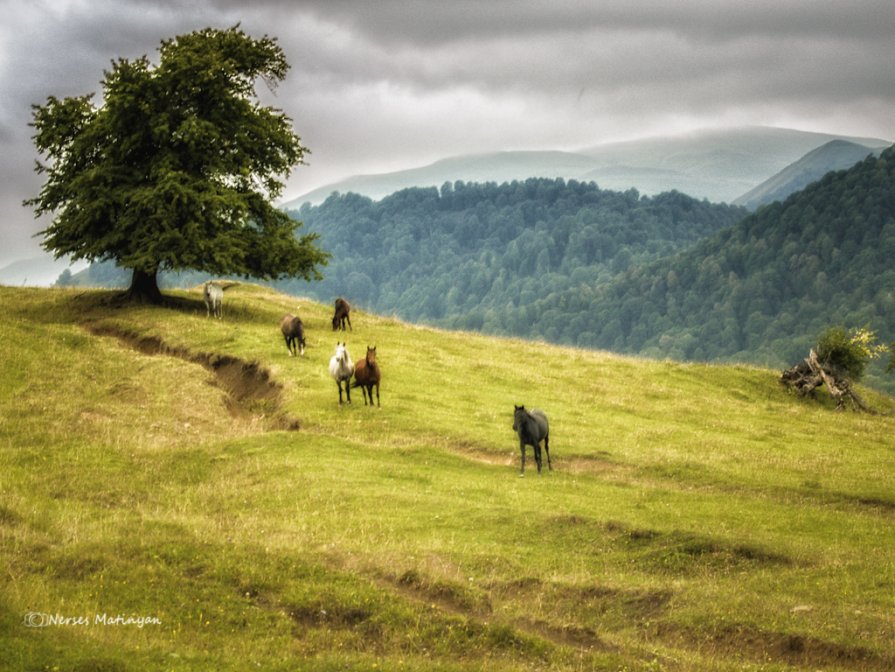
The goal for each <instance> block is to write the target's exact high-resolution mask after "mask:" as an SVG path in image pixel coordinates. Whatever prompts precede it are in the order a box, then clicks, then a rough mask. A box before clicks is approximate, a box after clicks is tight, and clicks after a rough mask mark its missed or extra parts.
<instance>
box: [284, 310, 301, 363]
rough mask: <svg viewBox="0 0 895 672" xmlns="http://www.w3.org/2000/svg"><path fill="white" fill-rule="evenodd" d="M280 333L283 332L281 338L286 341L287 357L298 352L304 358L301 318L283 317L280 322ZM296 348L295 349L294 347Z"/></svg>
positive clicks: (290, 315)
mask: <svg viewBox="0 0 895 672" xmlns="http://www.w3.org/2000/svg"><path fill="white" fill-rule="evenodd" d="M280 331H282V332H283V338H284V339H286V349H287V350H288V351H289V356H290V357H292V356H294V355H296V354H297V353H298V352H299V351H300V352H301V356H302V357H304V356H305V328H304V325H303V324H302V323H301V318H298V317H295V315H292V314H289V315H284V316H283V319H282V320H280ZM296 346H297V347H296Z"/></svg>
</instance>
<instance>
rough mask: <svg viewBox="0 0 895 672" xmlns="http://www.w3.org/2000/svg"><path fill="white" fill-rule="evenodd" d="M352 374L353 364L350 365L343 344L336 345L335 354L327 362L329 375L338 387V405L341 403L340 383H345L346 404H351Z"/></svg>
mask: <svg viewBox="0 0 895 672" xmlns="http://www.w3.org/2000/svg"><path fill="white" fill-rule="evenodd" d="M353 373H354V364H352V363H351V355H349V354H348V348H347V347H345V344H344V343H337V344H336V354H334V355H333V356H332V357H331V358H330V360H329V375H331V376H332V377H333V380H334V381H336V385H338V386H339V403H340V404H341V403H342V381H345V395H346V397H347V398H348V403H349V404H350V403H351V386H350V384H349V383H351V375H352V374H353Z"/></svg>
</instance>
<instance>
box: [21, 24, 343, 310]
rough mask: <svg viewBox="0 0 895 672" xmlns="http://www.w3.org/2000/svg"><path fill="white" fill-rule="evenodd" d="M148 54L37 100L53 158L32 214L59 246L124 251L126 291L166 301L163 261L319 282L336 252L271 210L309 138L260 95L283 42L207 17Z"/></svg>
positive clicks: (41, 169)
mask: <svg viewBox="0 0 895 672" xmlns="http://www.w3.org/2000/svg"><path fill="white" fill-rule="evenodd" d="M159 54H160V58H159V61H158V64H157V65H153V64H152V63H150V61H149V59H148V58H147V57H146V56H143V57H141V58H138V59H136V60H134V61H128V60H126V59H120V60H118V61H113V63H112V68H111V70H110V71H107V72H105V73H104V75H105V76H104V79H103V81H102V87H103V101H102V105H101V106H100V107H96V106H94V105H93V103H92V102H91V99H92V97H93V94H89V95H85V96H81V97H72V98H65V99H63V100H59V99H57V98H55V97H50V98H49V99H48V101H47V103H46V104H45V105H42V106H40V105H35V106H34V108H33V122H32V124H31V125H32V126H33V127H34V128H35V129H36V133H35V135H34V143H35V146H36V148H37V150H38V152H39V153H41V154H43V155H44V156H45V157H46V158H47V159H48V162H47V163H42V162H40V161H38V162H37V166H36V170H37V172H38V173H39V174H45V175H46V182H45V184H44V185H43V188H42V189H41V191H40V193H39V195H38V196H37V197H35V198H33V199H30V200H27V201H25V204H26V205H28V206H32V207H33V208H34V210H35V213H36V215H38V216H39V215H41V214H45V213H54V218H53V220H52V223H51V224H50V226H48V227H47V228H46V229H45V230H43V231H42V232H41V233H42V234H43V235H44V242H43V246H44V248H45V249H47V250H49V251H53V252H54V253H55V255H56V256H57V257H60V256H63V255H71V257H72V258H73V259H87V260H89V261H96V260H100V261H102V260H114V261H115V262H116V263H117V264H118V265H119V266H122V267H124V268H126V269H129V270H130V271H132V278H131V285H130V289H129V290H128V294H127V295H128V296H129V297H130V298H132V299H135V300H139V301H147V302H150V303H158V302H160V301H161V293H160V292H159V288H158V281H157V274H158V272H159V271H160V270H185V269H196V270H201V271H206V272H209V273H214V274H237V275H245V276H248V275H251V276H254V277H258V278H263V279H278V278H284V277H299V276H300V277H303V278H304V279H306V280H310V279H312V278H313V279H319V278H320V274H319V271H318V266H319V265H323V264H325V263H326V260H327V257H328V255H327V254H326V253H324V252H322V251H320V250H319V249H317V247H316V246H315V244H314V241H315V240H316V238H317V236H316V234H310V235H304V236H301V237H300V238H297V237H296V229H297V228H298V227H299V226H301V224H300V223H299V222H296V221H294V220H292V219H291V218H290V217H289V216H288V215H287V214H286V213H284V212H282V211H281V210H279V209H277V208H276V207H274V205H273V204H272V202H271V201H272V200H273V199H275V198H276V197H277V196H278V195H279V194H280V193H281V191H282V189H283V182H282V181H281V179H282V178H284V177H285V176H286V175H288V173H289V172H290V171H291V169H292V167H293V166H295V165H298V164H301V163H302V162H303V157H304V154H305V153H306V152H307V151H308V150H307V148H305V147H303V146H302V145H301V139H300V138H299V137H298V136H297V135H296V134H295V133H294V132H293V130H292V121H291V120H290V119H289V118H288V117H287V116H286V115H285V114H284V113H283V112H282V111H280V110H277V109H274V108H271V107H264V106H261V105H260V103H259V102H258V100H257V95H256V93H255V84H256V80H258V79H259V78H260V79H261V80H263V81H264V82H265V83H266V84H267V85H268V86H269V87H270V88H271V89H273V88H275V86H276V85H277V83H278V82H280V81H282V79H283V78H284V77H285V75H286V72H287V70H288V68H289V66H288V64H287V63H286V59H285V56H284V54H283V52H282V50H281V49H280V47H279V46H278V45H277V43H276V40H275V39H273V38H268V37H267V36H265V37H263V38H261V39H259V40H255V39H252V38H250V37H249V36H247V35H246V34H245V33H244V32H242V31H241V30H240V29H239V27H238V26H235V27H233V28H230V29H227V30H215V29H211V28H206V29H204V30H200V31H196V32H193V33H190V34H187V35H181V36H178V37H175V38H174V39H171V40H165V41H163V42H162V43H161V47H160V48H159Z"/></svg>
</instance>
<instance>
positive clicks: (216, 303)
mask: <svg viewBox="0 0 895 672" xmlns="http://www.w3.org/2000/svg"><path fill="white" fill-rule="evenodd" d="M202 298H204V299H205V317H211V314H212V313H214V316H215V317H216V318H218V319H221V315H222V313H223V311H222V308H223V305H224V290H223V289H221V286H220V285H216V284H214V283H213V282H210V281H209V282H206V283H205V288H204V289H203V290H202Z"/></svg>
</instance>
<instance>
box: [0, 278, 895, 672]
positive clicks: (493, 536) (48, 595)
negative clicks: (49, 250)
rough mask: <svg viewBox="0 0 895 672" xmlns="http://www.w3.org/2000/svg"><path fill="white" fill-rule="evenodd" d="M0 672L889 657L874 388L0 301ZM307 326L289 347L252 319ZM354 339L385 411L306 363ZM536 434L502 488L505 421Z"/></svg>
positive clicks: (510, 462) (87, 305)
mask: <svg viewBox="0 0 895 672" xmlns="http://www.w3.org/2000/svg"><path fill="white" fill-rule="evenodd" d="M0 305H2V306H3V308H4V312H5V319H4V320H3V321H2V322H0V364H2V367H0V414H2V418H0V568H2V571H0V669H8V670H81V671H87V670H102V671H118V670H197V669H214V670H234V671H235V670H248V669H258V670H284V671H285V670H371V669H385V670H395V669H397V670H400V669H406V670H417V669H427V670H452V671H453V670H457V671H460V670H543V669H549V670H632V671H633V670H688V671H689V670H696V671H701V670H706V671H708V670H718V671H725V670H730V671H733V670H768V671H772V670H790V669H806V670H874V671H875V670H880V671H882V670H891V669H895V654H893V651H892V642H893V641H895V553H893V548H895V525H893V521H895V418H893V417H892V415H891V414H892V413H893V411H895V400H893V399H891V398H890V397H887V396H885V395H881V394H877V393H874V392H873V391H871V390H866V389H864V390H862V394H863V395H864V397H865V399H866V400H868V401H869V402H870V404H871V405H873V406H874V407H875V408H877V409H879V410H880V411H881V414H879V415H869V414H863V413H856V412H851V411H848V412H836V411H834V410H833V404H832V402H831V400H830V399H829V398H826V397H825V396H824V395H820V396H819V397H818V398H817V399H799V398H796V397H794V396H792V395H791V394H789V393H788V392H787V391H786V390H785V389H784V388H783V387H781V386H780V385H779V383H778V377H779V373H780V372H779V371H773V370H768V369H762V368H755V367H750V366H718V365H703V364H680V363H675V362H671V361H653V360H646V359H637V358H631V357H621V356H616V355H612V354H609V353H605V352H596V351H587V350H580V349H573V348H564V347H557V346H551V345H547V344H544V343H540V342H533V341H524V340H512V339H501V338H493V337H486V336H481V335H476V334H472V333H463V332H448V331H439V330H436V329H430V328H423V327H417V326H413V325H410V324H407V323H404V322H401V321H400V320H397V319H394V318H390V317H387V316H379V315H373V314H369V313H365V312H363V311H359V310H355V311H354V312H353V313H352V316H351V318H352V323H353V331H351V332H348V333H347V334H344V335H340V334H336V333H333V331H332V329H331V324H330V318H331V317H332V306H330V305H321V304H319V303H315V302H313V301H311V300H307V299H296V298H295V297H290V296H286V295H283V294H278V293H275V292H273V291H271V290H269V289H265V288H262V287H258V286H255V285H248V284H240V285H236V286H233V287H230V288H229V289H228V290H227V291H226V293H225V301H224V309H223V314H224V317H223V319H222V320H214V319H209V318H207V317H206V315H205V307H204V305H203V304H202V301H201V290H200V289H198V288H197V289H194V290H192V291H184V292H174V293H172V305H170V306H168V307H150V306H134V305H121V304H119V303H117V302H116V300H115V294H114V293H111V292H103V291H93V290H88V291H85V290H82V289H78V290H63V289H52V290H47V289H25V288H16V289H13V288H7V287H0ZM286 312H292V313H297V314H298V315H300V316H301V317H302V320H303V321H304V324H305V330H306V336H307V343H308V349H307V353H306V356H305V357H303V358H300V357H290V356H289V355H288V354H287V351H286V347H285V345H284V343H283V339H282V336H281V335H280V333H279V329H278V324H279V320H280V318H281V317H282V315H283V314H284V313H286ZM340 339H341V340H347V343H348V346H349V350H350V351H351V354H352V356H353V357H354V358H355V359H357V358H359V357H361V356H362V355H363V354H364V351H365V349H366V346H367V345H376V346H377V352H378V359H379V363H380V365H381V367H382V371H383V382H382V393H381V398H382V407H381V408H379V409H377V408H371V407H365V406H364V404H363V399H362V396H361V393H360V390H354V394H353V395H352V401H353V403H352V404H351V405H347V404H346V405H342V406H340V405H339V403H338V393H337V390H336V386H335V383H334V382H333V381H332V380H331V379H330V378H329V374H328V371H327V365H328V362H329V358H330V356H331V355H332V353H333V351H334V348H335V344H336V342H337V340H340ZM514 404H525V405H526V406H527V407H539V408H542V409H544V410H545V411H546V412H547V414H548V415H549V416H550V422H551V455H552V458H553V466H554V469H553V471H552V472H547V471H546V461H545V472H544V473H543V474H541V475H540V476H539V475H538V474H537V471H536V468H535V464H534V460H532V459H530V458H531V455H530V454H529V459H528V460H527V468H526V473H525V475H524V478H520V477H519V449H518V442H517V439H516V437H515V435H514V433H513V431H512V428H511V425H512V419H513V405H514Z"/></svg>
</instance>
